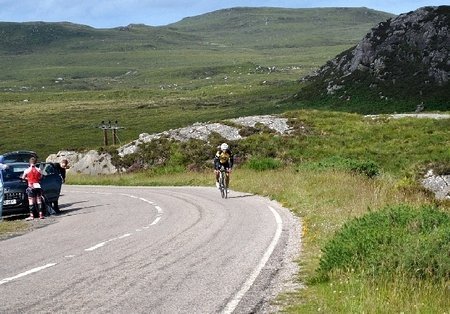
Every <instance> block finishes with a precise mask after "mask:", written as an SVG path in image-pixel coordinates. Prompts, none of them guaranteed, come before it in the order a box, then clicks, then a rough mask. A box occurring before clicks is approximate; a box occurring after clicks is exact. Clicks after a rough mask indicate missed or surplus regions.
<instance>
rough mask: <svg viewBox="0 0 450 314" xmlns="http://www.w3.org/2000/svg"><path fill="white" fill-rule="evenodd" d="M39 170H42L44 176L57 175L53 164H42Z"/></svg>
mask: <svg viewBox="0 0 450 314" xmlns="http://www.w3.org/2000/svg"><path fill="white" fill-rule="evenodd" d="M39 169H41V171H42V174H43V175H44V176H48V175H51V174H56V173H57V172H56V169H55V167H54V166H53V165H52V164H40V165H39Z"/></svg>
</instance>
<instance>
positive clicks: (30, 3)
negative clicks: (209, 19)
mask: <svg viewBox="0 0 450 314" xmlns="http://www.w3.org/2000/svg"><path fill="white" fill-rule="evenodd" d="M438 5H449V3H448V0H446V1H434V0H429V1H422V0H416V1H415V0H397V1H395V0H389V1H388V0H367V1H352V0H333V1H330V0H314V1H313V0H291V1H284V0H241V1H235V0H227V1H222V0H198V1H182V0H0V21H2V22H27V21H45V22H62V21H67V22H72V23H77V24H84V25H89V26H92V27H95V28H111V27H117V26H126V25H128V24H131V23H143V24H146V25H151V26H158V25H167V24H170V23H174V22H177V21H179V20H181V19H182V18H184V17H188V16H196V15H200V14H204V13H208V12H212V11H215V10H219V9H226V8H232V7H282V8H315V7H367V8H370V9H375V10H379V11H384V12H389V13H393V14H401V13H406V12H409V11H413V10H415V9H417V8H420V7H423V6H438Z"/></svg>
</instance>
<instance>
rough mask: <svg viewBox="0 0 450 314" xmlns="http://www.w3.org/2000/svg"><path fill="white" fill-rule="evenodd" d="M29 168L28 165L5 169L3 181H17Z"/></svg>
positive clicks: (11, 166)
mask: <svg viewBox="0 0 450 314" xmlns="http://www.w3.org/2000/svg"><path fill="white" fill-rule="evenodd" d="M27 168H28V165H17V166H16V165H14V166H13V165H10V166H8V168H6V169H3V170H2V173H3V180H5V181H9V180H17V179H19V178H20V176H21V175H22V174H23V172H24V171H25V169H27Z"/></svg>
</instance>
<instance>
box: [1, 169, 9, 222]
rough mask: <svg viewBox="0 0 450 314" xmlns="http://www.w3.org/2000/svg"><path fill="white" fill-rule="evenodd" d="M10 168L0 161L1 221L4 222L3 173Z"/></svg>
mask: <svg viewBox="0 0 450 314" xmlns="http://www.w3.org/2000/svg"><path fill="white" fill-rule="evenodd" d="M6 168H8V165H5V164H2V161H1V160H0V220H2V212H3V196H4V191H3V173H2V170H4V169H6Z"/></svg>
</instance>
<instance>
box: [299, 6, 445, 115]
mask: <svg viewBox="0 0 450 314" xmlns="http://www.w3.org/2000/svg"><path fill="white" fill-rule="evenodd" d="M449 52H450V6H439V7H424V8H420V9H418V10H416V11H413V12H409V13H406V14H401V15H399V16H397V17H395V18H392V19H389V20H387V21H385V22H381V23H379V24H378V26H377V27H375V28H373V29H372V30H371V31H370V32H369V33H368V34H367V35H366V36H365V37H364V38H363V39H362V40H361V41H360V42H359V43H358V45H357V46H356V47H353V48H351V49H349V50H347V51H344V52H343V53H341V54H340V55H338V56H337V57H336V58H334V59H332V60H330V61H329V62H327V63H326V64H325V65H324V66H322V67H321V68H320V69H319V70H318V71H317V72H316V73H315V74H314V75H311V76H308V77H306V78H304V79H303V81H304V82H305V83H306V85H307V86H306V87H305V88H304V89H303V90H302V91H301V92H299V93H298V94H297V96H296V97H297V99H309V100H311V99H316V100H317V99H322V100H323V101H324V102H326V101H327V100H328V103H334V106H335V107H339V106H340V105H342V104H343V103H345V102H351V101H353V100H354V98H357V99H372V100H373V101H374V102H381V103H385V104H386V105H385V106H386V107H388V106H389V105H391V104H392V103H396V105H397V110H401V109H404V110H408V109H409V110H411V109H412V107H411V106H410V105H408V102H409V103H417V104H421V103H423V106H424V107H425V109H428V110H432V109H435V110H450V83H449V81H450V58H449ZM398 100H403V101H405V100H406V102H405V105H406V106H409V107H405V108H401V106H398V102H397V101H398ZM381 106H382V105H381Z"/></svg>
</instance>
